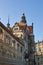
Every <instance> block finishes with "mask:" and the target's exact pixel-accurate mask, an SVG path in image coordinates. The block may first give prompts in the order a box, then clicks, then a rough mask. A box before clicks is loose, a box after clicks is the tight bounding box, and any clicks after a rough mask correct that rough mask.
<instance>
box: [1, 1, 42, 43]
mask: <svg viewBox="0 0 43 65" xmlns="http://www.w3.org/2000/svg"><path fill="white" fill-rule="evenodd" d="M22 13H25V16H26V20H27V24H28V25H31V24H32V22H33V23H34V35H35V41H36V42H37V41H38V40H40V41H41V40H43V0H0V18H1V21H2V23H3V24H5V25H6V24H7V22H8V16H9V19H10V24H11V26H13V25H14V23H15V22H19V21H20V19H21V16H22Z"/></svg>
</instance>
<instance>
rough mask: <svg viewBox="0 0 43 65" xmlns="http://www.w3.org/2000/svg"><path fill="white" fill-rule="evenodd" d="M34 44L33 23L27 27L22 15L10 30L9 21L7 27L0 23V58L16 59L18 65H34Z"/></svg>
mask: <svg viewBox="0 0 43 65" xmlns="http://www.w3.org/2000/svg"><path fill="white" fill-rule="evenodd" d="M34 43H35V41H34V33H33V23H32V25H30V26H28V25H27V21H26V17H25V15H24V13H23V15H22V17H21V20H20V22H18V23H15V24H14V25H13V27H12V28H11V27H10V24H9V20H8V24H7V27H6V26H5V25H3V24H2V23H1V22H0V57H6V58H10V59H11V58H12V59H17V62H16V63H18V65H25V64H26V65H34ZM18 60H19V61H18ZM22 61H23V62H22ZM23 63H24V64H23Z"/></svg>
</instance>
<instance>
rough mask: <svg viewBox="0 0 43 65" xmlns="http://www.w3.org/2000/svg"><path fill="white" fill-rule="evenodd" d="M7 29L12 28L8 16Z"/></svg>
mask: <svg viewBox="0 0 43 65" xmlns="http://www.w3.org/2000/svg"><path fill="white" fill-rule="evenodd" d="M7 27H10V23H9V16H8V24H7Z"/></svg>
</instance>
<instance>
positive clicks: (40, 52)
mask: <svg viewBox="0 0 43 65" xmlns="http://www.w3.org/2000/svg"><path fill="white" fill-rule="evenodd" d="M35 64H36V65H43V41H38V42H37V43H35Z"/></svg>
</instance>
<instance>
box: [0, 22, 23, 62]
mask: <svg viewBox="0 0 43 65" xmlns="http://www.w3.org/2000/svg"><path fill="white" fill-rule="evenodd" d="M23 49H24V44H23V41H21V40H20V39H19V38H17V37H15V36H14V35H13V34H12V33H11V31H10V30H9V29H8V28H7V27H6V26H4V25H3V24H2V23H1V22H0V62H2V61H1V58H4V59H6V62H7V63H9V62H8V60H10V59H19V58H21V60H22V53H23ZM7 59H8V60H7ZM3 61H4V60H3ZM6 62H5V61H4V62H2V63H6ZM13 63H14V62H13Z"/></svg>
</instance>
